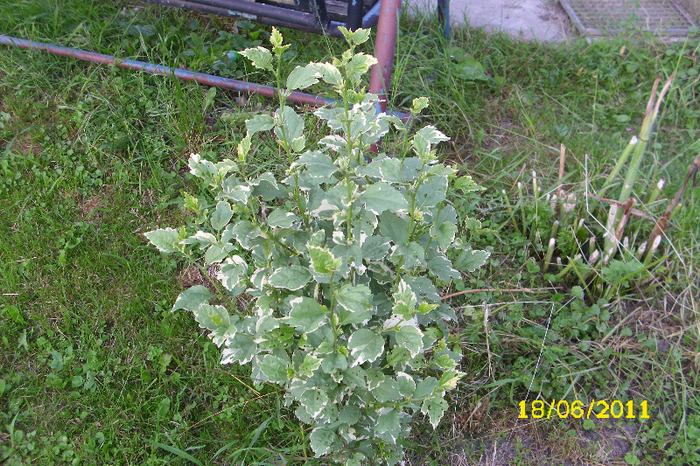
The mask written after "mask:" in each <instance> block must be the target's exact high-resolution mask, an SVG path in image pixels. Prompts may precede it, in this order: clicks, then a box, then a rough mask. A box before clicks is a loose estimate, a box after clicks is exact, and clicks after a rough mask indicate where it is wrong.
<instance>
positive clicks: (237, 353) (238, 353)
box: [221, 333, 258, 366]
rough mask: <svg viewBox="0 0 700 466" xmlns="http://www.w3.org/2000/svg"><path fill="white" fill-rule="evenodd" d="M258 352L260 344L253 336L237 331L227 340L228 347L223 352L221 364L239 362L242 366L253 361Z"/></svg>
mask: <svg viewBox="0 0 700 466" xmlns="http://www.w3.org/2000/svg"><path fill="white" fill-rule="evenodd" d="M257 352H258V345H256V344H255V341H253V337H251V336H250V335H245V334H242V333H236V334H235V335H234V336H233V338H229V339H228V340H227V341H226V347H225V348H224V350H223V351H222V352H221V364H231V363H232V362H237V363H238V364H240V365H241V366H242V365H243V364H247V363H249V362H250V361H252V360H253V356H255V355H256V354H257Z"/></svg>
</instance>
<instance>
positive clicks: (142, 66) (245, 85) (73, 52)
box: [0, 35, 338, 107]
mask: <svg viewBox="0 0 700 466" xmlns="http://www.w3.org/2000/svg"><path fill="white" fill-rule="evenodd" d="M0 44H3V45H14V46H15V47H19V48H21V49H28V50H41V51H42V52H48V53H50V54H53V55H59V56H62V57H70V58H75V59H78V60H84V61H89V62H93V63H100V64H102V65H114V66H117V67H119V68H125V69H128V70H137V71H143V72H146V73H150V74H162V75H166V76H175V77H176V78H179V79H182V80H185V81H193V82H197V83H200V84H205V85H207V86H217V87H222V88H225V89H233V90H235V91H239V92H246V93H251V94H260V95H263V96H266V97H276V96H277V95H278V89H277V88H276V87H273V86H263V85H261V84H254V83H249V82H247V81H239V80H237V79H230V78H222V77H221V76H214V75H211V74H205V73H197V72H194V71H189V70H184V69H182V68H171V67H169V66H163V65H155V64H153V63H147V62H143V61H139V60H130V59H126V60H120V59H118V58H115V57H113V56H111V55H104V54H101V53H95V52H88V51H85V50H79V49H73V48H69V47H62V46H59V45H51V44H44V43H42V42H36V41H33V40H26V39H19V38H16V37H10V36H5V35H0ZM287 99H288V100H290V101H292V102H298V103H301V104H306V105H312V106H315V107H324V106H326V105H336V104H337V103H338V101H336V100H333V99H328V98H326V97H321V96H318V95H313V94H306V93H304V92H297V91H293V92H292V93H291V94H290V95H289V96H288V97H287Z"/></svg>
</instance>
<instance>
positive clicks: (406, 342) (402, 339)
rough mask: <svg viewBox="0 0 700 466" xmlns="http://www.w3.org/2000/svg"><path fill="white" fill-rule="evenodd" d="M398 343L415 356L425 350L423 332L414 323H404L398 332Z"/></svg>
mask: <svg viewBox="0 0 700 466" xmlns="http://www.w3.org/2000/svg"><path fill="white" fill-rule="evenodd" d="M396 344H397V345H399V346H401V347H403V348H406V349H407V350H408V351H409V352H410V353H411V357H412V358H415V357H416V356H417V355H418V354H419V353H421V352H422V351H423V332H421V331H420V329H418V328H417V327H414V326H413V325H404V326H403V327H401V328H400V329H399V330H398V331H397V332H396Z"/></svg>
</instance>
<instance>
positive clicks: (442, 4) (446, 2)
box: [437, 0, 450, 40]
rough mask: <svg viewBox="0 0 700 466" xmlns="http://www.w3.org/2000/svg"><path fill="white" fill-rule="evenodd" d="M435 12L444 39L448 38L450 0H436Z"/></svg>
mask: <svg viewBox="0 0 700 466" xmlns="http://www.w3.org/2000/svg"><path fill="white" fill-rule="evenodd" d="M437 13H438V19H439V20H440V24H442V31H443V34H444V35H445V39H447V40H449V39H450V0H437Z"/></svg>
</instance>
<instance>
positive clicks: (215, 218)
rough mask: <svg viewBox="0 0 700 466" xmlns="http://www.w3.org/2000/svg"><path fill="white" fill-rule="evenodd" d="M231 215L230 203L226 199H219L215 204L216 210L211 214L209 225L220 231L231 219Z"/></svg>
mask: <svg viewBox="0 0 700 466" xmlns="http://www.w3.org/2000/svg"><path fill="white" fill-rule="evenodd" d="M231 217H233V209H231V205H230V204H229V203H228V202H226V201H219V202H218V204H216V210H214V213H213V214H212V215H211V226H212V227H213V228H214V229H215V230H216V231H221V230H223V229H224V227H226V225H228V222H230V221H231Z"/></svg>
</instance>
